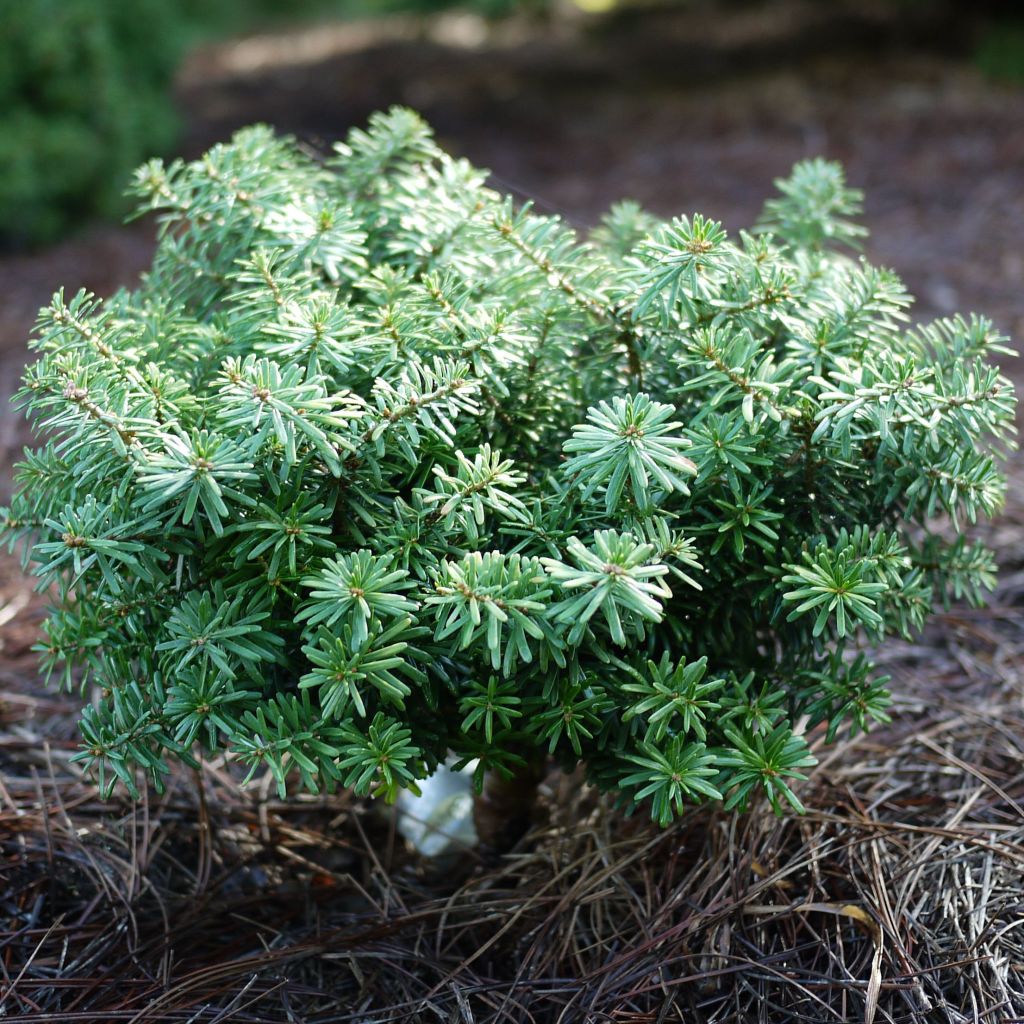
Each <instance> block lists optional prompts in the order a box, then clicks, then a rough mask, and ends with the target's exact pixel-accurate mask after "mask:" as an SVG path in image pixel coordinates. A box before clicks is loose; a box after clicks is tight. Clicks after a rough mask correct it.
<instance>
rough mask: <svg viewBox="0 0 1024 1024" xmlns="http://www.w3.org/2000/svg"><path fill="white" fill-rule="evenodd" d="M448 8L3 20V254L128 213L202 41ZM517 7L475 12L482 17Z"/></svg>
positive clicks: (104, 2)
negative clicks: (134, 176) (330, 19)
mask: <svg viewBox="0 0 1024 1024" xmlns="http://www.w3.org/2000/svg"><path fill="white" fill-rule="evenodd" d="M446 6H449V4H448V3H445V2H443V0H289V2H288V3H286V4H282V3H280V2H278V0H17V2H10V3H6V4H5V5H4V9H3V17H2V19H0V100H2V103H0V245H7V246H11V245H22V244H25V243H30V242H39V241H46V240H49V239H52V238H54V237H56V236H57V235H59V234H60V233H61V232H64V231H66V230H67V229H68V228H69V227H71V226H72V225H74V224H76V223H78V222H81V221H83V220H86V219H88V218H90V217H95V216H119V215H121V214H123V213H124V212H126V211H127V209H128V204H127V202H126V200H125V199H124V195H123V193H124V190H125V187H126V185H127V182H128V179H129V177H130V173H131V170H132V168H133V167H135V166H136V165H137V164H138V163H139V162H140V161H142V160H143V159H145V158H146V157H148V156H152V155H155V154H160V153H165V152H167V151H168V150H169V149H171V148H172V147H173V144H174V143H175V141H176V139H177V137H178V131H179V117H178V115H177V112H176V111H175V109H174V105H173V102H172V96H171V82H172V77H173V75H174V72H175V69H176V68H177V66H178V64H179V62H180V60H181V58H182V56H183V54H184V53H185V51H186V50H187V48H188V47H189V46H190V45H192V44H194V43H195V42H197V41H198V40H200V39H202V38H207V37H210V36H217V35H228V34H231V33H233V32H234V33H237V32H245V31H253V30H255V29H258V28H266V27H268V26H273V25H275V24H279V23H281V22H283V21H288V20H292V21H293V20H295V19H301V18H310V17H321V16H322V17H327V16H334V17H368V16H371V15H379V14H386V13H393V12H396V11H404V10H410V11H416V12H422V13H428V12H430V11H433V10H437V9H440V8H443V7H446ZM513 6H515V5H514V3H513V2H511V0H477V2H476V3H475V4H474V5H473V8H474V9H475V10H478V11H479V12H480V13H483V14H486V15H499V14H502V13H507V11H508V10H510V9H511V8H512V7H513Z"/></svg>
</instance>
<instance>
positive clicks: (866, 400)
mask: <svg viewBox="0 0 1024 1024" xmlns="http://www.w3.org/2000/svg"><path fill="white" fill-rule="evenodd" d="M778 186H779V189H780V192H779V195H778V197H777V198H775V199H772V200H771V201H770V202H768V204H767V205H766V207H765V211H764V215H763V217H762V218H761V220H760V221H759V223H758V225H757V227H756V228H755V229H754V230H753V231H751V232H744V231H741V232H740V233H739V235H738V237H736V238H735V239H730V238H729V237H727V235H726V232H725V231H724V230H723V229H722V227H721V225H719V224H718V223H715V222H714V221H712V220H709V219H708V218H706V217H703V216H701V215H699V214H695V215H693V216H692V217H677V218H674V219H672V220H670V221H667V222H664V221H660V220H657V219H656V218H654V217H652V216H650V215H648V214H646V213H644V212H643V211H642V210H640V209H639V208H638V207H637V206H635V205H633V204H630V203H623V204H620V205H619V206H616V207H615V208H614V209H613V210H612V211H611V212H610V213H609V214H608V216H607V217H606V218H605V219H604V221H603V223H602V224H601V226H600V227H599V228H597V230H595V231H594V232H593V233H592V234H591V235H590V236H589V237H588V238H581V237H579V236H578V235H577V234H576V233H575V232H574V231H573V230H572V229H571V228H570V227H568V226H567V225H566V224H565V223H564V222H563V221H562V220H560V219H559V218H557V217H551V216H541V215H539V214H537V213H536V212H534V211H533V210H532V209H531V208H530V207H529V206H525V207H517V206H516V204H515V203H513V201H512V200H511V199H509V198H508V197H505V196H502V195H499V194H497V193H496V192H494V191H492V190H491V189H489V188H488V187H487V186H486V184H485V175H484V173H483V172H481V171H479V170H477V169H475V168H473V167H471V166H470V165H469V164H467V163H466V162H464V161H461V160H455V159H452V158H450V157H449V156H446V155H445V154H444V153H442V152H441V151H440V150H439V149H438V148H437V146H436V145H435V143H434V142H433V140H432V138H431V134H430V132H429V130H428V129H427V127H426V126H425V125H424V124H423V122H422V121H421V120H420V119H419V118H418V117H417V116H416V115H415V114H413V113H411V112H409V111H406V110H401V109H396V110H392V111H391V112H390V113H387V114H383V115H378V116H375V117H374V118H373V119H372V121H371V123H370V126H369V128H368V130H365V131H364V130H355V131H353V132H352V133H351V135H350V136H349V138H348V140H347V142H346V143H345V144H343V145H338V146H337V147H336V151H335V152H334V153H333V155H332V156H330V157H329V158H328V159H326V160H322V161H321V160H317V159H314V158H313V157H312V156H311V155H309V154H308V153H306V152H304V151H303V150H301V149H300V148H298V147H297V146H296V145H294V144H293V143H292V142H291V141H289V140H288V139H283V138H278V137H275V136H274V134H273V133H272V132H271V131H270V130H268V129H267V128H262V127H256V128H251V129H248V130H245V131H243V132H241V133H239V134H238V135H237V136H236V137H235V138H234V140H233V141H232V142H231V143H230V144H228V145H220V146H216V147H215V148H213V149H212V150H211V151H210V152H209V153H207V154H206V155H205V156H204V157H203V158H202V159H200V160H197V161H196V162H194V163H190V164H185V163H182V162H180V161H176V162H174V163H172V164H170V165H169V166H165V165H164V164H162V163H160V162H159V161H154V162H151V163H149V164H147V165H145V166H144V167H143V168H141V170H139V171H138V172H137V175H136V179H135V191H136V192H137V194H138V195H139V196H140V197H142V201H143V205H144V207H145V208H146V209H151V210H155V211H157V213H158V215H159V218H160V223H161V241H160V243H159V247H158V249H157V252H156V255H155V257H154V260H153V264H152V268H151V270H150V271H149V272H148V273H147V274H146V275H145V276H144V278H143V280H142V281H141V283H140V285H139V287H138V288H137V289H136V290H135V291H134V292H122V293H120V294H117V295H115V296H114V297H113V298H110V299H108V300H106V301H100V300H97V299H96V298H94V297H92V296H90V295H87V294H83V293H79V294H77V295H75V296H74V297H73V298H66V297H65V296H64V295H63V293H61V292H58V293H57V294H56V296H55V297H54V299H53V303H52V305H51V306H50V307H49V308H47V309H44V310H43V311H42V313H41V316H40V320H39V325H38V331H37V334H36V337H35V340H34V342H33V345H34V347H35V349H36V350H37V351H38V352H39V356H40V358H39V360H38V362H36V363H35V364H34V365H33V366H31V367H30V368H29V369H28V370H27V374H26V377H25V381H24V388H23V390H22V391H21V392H20V395H19V398H18V401H19V402H20V403H21V404H22V405H24V406H25V407H26V408H27V410H28V415H29V416H30V418H31V420H32V422H33V424H34V426H35V427H36V429H37V430H38V431H39V432H40V441H41V444H40V447H38V448H37V449H36V450H34V451H30V452H27V453H26V456H25V460H24V462H23V463H22V464H21V465H20V467H19V469H18V471H17V480H18V492H17V495H16V497H15V499H14V502H13V505H12V508H11V509H10V510H5V513H4V515H5V523H6V526H5V531H6V536H7V538H8V539H9V541H10V542H11V543H12V544H13V543H15V542H17V541H18V540H23V541H25V547H24V550H25V552H26V557H27V558H28V559H30V561H31V564H32V565H33V566H34V569H33V571H34V572H35V574H36V575H37V576H38V578H39V585H40V587H41V588H45V589H47V590H48V591H49V592H50V593H52V595H53V607H52V609H51V611H50V614H49V618H48V619H47V621H46V623H45V638H44V640H43V641H42V643H41V645H40V649H41V651H42V660H43V664H44V667H45V671H46V673H47V675H49V676H51V677H53V679H54V680H55V681H56V682H57V683H58V684H59V685H60V686H62V687H65V688H72V687H79V688H80V689H81V691H82V692H83V694H91V695H92V697H91V698H90V699H88V700H86V701H85V702H84V709H83V713H82V723H81V728H82V734H83V748H82V751H81V753H80V754H79V755H78V756H79V758H80V760H81V761H83V762H85V763H86V764H87V765H89V766H92V767H94V768H95V769H96V770H98V773H99V778H100V780H101V782H102V785H103V788H104V790H109V789H110V788H111V787H112V786H113V785H114V784H116V783H117V782H118V780H119V781H120V782H122V783H123V784H124V785H125V786H127V787H128V788H129V789H130V790H134V789H135V787H136V785H137V784H138V779H139V777H140V776H139V770H140V769H142V770H144V774H145V775H146V776H148V778H149V780H150V781H151V782H152V783H153V784H155V785H156V786H159V785H160V784H161V780H162V779H163V778H164V776H165V775H166V773H167V771H168V760H169V759H172V758H177V759H181V760H183V761H186V762H188V763H192V764H194V763H197V761H198V759H199V758H200V757H201V756H212V755H215V754H220V753H226V754H227V755H228V757H229V758H230V759H231V760H233V761H236V762H242V763H243V764H245V765H247V766H249V768H250V770H251V772H257V771H263V770H269V771H270V772H272V773H273V776H274V777H275V778H276V780H277V783H278V785H279V787H280V790H281V792H282V793H284V792H285V791H286V788H287V787H289V786H291V785H294V786H295V787H302V788H305V789H307V790H311V791H317V790H322V789H327V790H331V789H333V788H335V787H338V786H343V787H352V788H353V789H354V790H355V791H356V792H357V793H359V794H380V795H383V796H385V797H387V798H393V797H394V796H395V795H396V794H397V792H398V790H399V789H400V788H402V787H409V788H414V787H415V785H416V782H417V780H420V779H423V778H424V777H426V776H427V775H429V774H430V773H431V772H433V771H434V770H436V769H437V767H438V765H439V764H441V763H442V762H443V761H444V760H445V759H446V758H447V757H449V756H450V755H451V756H454V758H455V760H456V762H457V763H460V764H468V763H472V762H474V761H475V762H476V763H477V771H476V777H477V779H478V781H482V780H483V779H484V777H485V776H487V777H498V776H500V775H501V774H502V773H504V774H506V775H514V774H515V773H516V772H517V770H519V769H520V768H523V767H524V766H525V764H526V762H529V761H530V760H531V757H533V756H534V752H536V751H542V752H545V754H550V755H552V756H553V757H554V758H556V759H557V760H558V762H560V763H561V764H562V765H563V766H564V767H565V768H566V769H570V768H572V767H573V766H574V765H576V764H577V763H579V762H582V763H583V764H584V765H585V766H586V771H587V774H588V777H589V778H590V779H591V780H592V781H593V782H594V783H596V784H597V785H598V786H601V787H603V788H606V789H609V790H613V791H617V792H618V793H620V794H621V796H622V799H623V801H624V802H625V803H626V804H628V805H629V806H633V805H636V804H644V805H646V806H647V808H648V809H649V811H650V813H651V814H652V815H653V817H654V818H655V819H656V820H657V821H658V822H660V823H662V824H667V823H668V822H669V821H670V820H671V819H672V818H673V817H674V816H675V815H677V814H678V813H679V812H680V811H681V810H682V809H683V807H684V805H685V804H686V803H687V802H688V801H698V802H699V801H707V800H712V801H718V800H721V801H724V804H725V806H726V807H729V808H735V807H740V808H742V807H744V806H746V805H748V804H749V802H750V800H751V799H752V798H755V797H757V796H758V794H762V793H763V794H764V795H766V796H767V798H768V800H770V801H771V803H772V804H773V806H775V807H776V809H781V808H782V807H783V806H784V805H785V804H787V803H788V804H791V805H793V806H794V807H797V808H799V807H800V803H799V800H798V798H797V796H796V794H795V793H794V791H793V784H794V780H798V779H801V778H802V777H803V775H804V773H805V770H806V769H807V768H808V767H809V766H810V765H812V764H813V762H814V758H813V757H812V755H811V753H810V751H809V746H808V738H809V737H810V736H812V735H818V734H819V733H823V734H824V738H825V739H826V740H831V739H832V738H834V737H835V736H836V734H837V733H838V732H839V731H840V730H844V729H852V730H854V731H856V730H861V729H865V728H867V726H868V725H869V723H870V722H871V721H872V720H883V721H884V720H885V719H886V715H887V711H886V708H887V706H888V704H889V696H888V694H887V692H886V688H885V686H886V679H885V678H884V677H880V676H879V675H878V673H877V671H876V669H875V667H874V665H873V662H872V656H871V651H872V648H873V647H874V646H875V645H877V644H878V643H879V642H880V641H882V640H883V639H884V638H885V637H886V636H890V635H893V634H896V635H903V636H910V635H912V634H914V633H915V632H916V631H918V630H919V629H920V628H921V627H922V625H923V623H924V622H925V620H926V618H927V616H928V615H929V613H930V611H931V610H932V609H933V608H934V607H935V606H936V605H945V604H948V603H949V602H950V601H951V600H957V599H967V600H969V601H972V602H977V601H980V600H981V599H982V594H983V592H984V591H985V589H986V588H989V587H991V586H992V584H993V573H994V566H993V559H992V556H991V554H990V552H989V551H987V550H986V549H985V547H984V546H983V545H982V544H981V543H979V542H977V541H972V540H970V539H968V537H967V536H966V534H965V533H964V532H962V531H963V530H964V529H965V528H966V527H967V526H968V525H969V524H970V523H973V522H974V521H975V520H976V519H978V518H979V517H984V516H989V515H991V514H992V513H994V512H995V511H996V510H997V509H998V508H999V506H1000V503H1001V501H1002V499H1003V491H1004V480H1003V477H1002V476H1001V474H1000V472H999V469H998V463H999V461H1000V459H1001V458H1002V456H1003V454H1005V452H1006V451H1007V450H1008V448H1009V447H1011V446H1012V444H1013V440H1012V431H1013V427H1012V423H1013V413H1014V395H1013V389H1012V386H1011V385H1010V384H1009V382H1008V381H1007V380H1006V379H1005V378H1004V377H1003V376H1001V375H1000V374H999V372H998V370H997V369H995V368H993V367H992V366H990V365H989V363H988V361H987V360H988V359H989V357H991V356H992V355H993V354H998V353H1003V352H1006V351H1007V350H1006V349H1005V348H1004V347H1003V341H1004V339H1002V338H1001V337H1000V335H999V334H998V333H997V332H996V331H995V330H994V329H993V327H992V325H991V324H990V323H989V322H988V321H986V320H984V319H980V318H977V317H972V318H970V319H968V320H965V319H961V318H960V317H954V318H951V319H943V320H940V321H938V322H936V323H933V324H930V325H927V326H916V327H911V326H908V323H907V321H908V313H907V310H908V308H909V305H910V298H909V297H908V295H907V294H906V292H905V291H904V289H903V286H902V285H901V283H900V281H899V280H898V278H897V277H896V276H895V275H894V274H892V273H890V272H889V271H887V270H881V269H877V268H875V267H873V266H871V265H869V264H868V263H867V262H865V261H864V260H862V259H859V258H857V257H856V256H855V255H851V254H850V253H851V250H853V249H854V248H855V247H856V246H857V244H858V243H859V242H860V241H861V239H862V238H863V235H864V231H863V229H862V228H861V227H859V226H858V225H857V223H856V220H855V216H856V214H857V212H858V209H859V195H858V193H857V192H855V191H854V190H852V189H850V188H848V187H846V185H845V183H844V179H843V174H842V171H841V169H840V168H839V167H838V166H837V165H835V164H831V163H826V162H824V161H821V160H815V161H810V162H806V163H802V164H799V165H798V166H797V167H796V168H795V170H794V171H793V174H792V176H791V177H790V178H788V179H786V180H785V181H781V182H779V183H778ZM494 773H497V775H495V774H494Z"/></svg>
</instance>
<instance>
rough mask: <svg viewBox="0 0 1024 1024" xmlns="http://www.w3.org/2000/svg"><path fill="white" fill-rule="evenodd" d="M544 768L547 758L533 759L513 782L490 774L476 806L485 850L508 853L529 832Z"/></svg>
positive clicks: (475, 821)
mask: <svg viewBox="0 0 1024 1024" xmlns="http://www.w3.org/2000/svg"><path fill="white" fill-rule="evenodd" d="M544 768H545V758H544V757H532V758H531V759H529V760H528V761H527V763H526V764H525V765H524V766H523V767H522V768H520V769H519V771H518V772H516V774H515V775H513V776H512V778H510V779H506V778H504V777H503V776H501V775H499V774H498V773H497V772H488V773H487V775H486V777H485V778H484V788H483V790H482V792H481V793H480V794H479V795H478V796H477V798H476V801H475V802H474V804H473V824H474V825H475V826H476V834H477V839H478V840H479V843H480V846H481V848H482V849H484V850H490V851H493V852H496V853H504V852H505V851H506V850H509V849H511V848H512V847H513V846H514V845H515V844H516V842H517V841H518V840H519V839H521V838H522V836H523V835H524V833H525V832H526V831H527V829H529V827H530V825H531V824H532V823H533V814H534V809H535V808H536V806H537V787H538V786H539V785H540V783H541V781H542V780H543V778H544Z"/></svg>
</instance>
